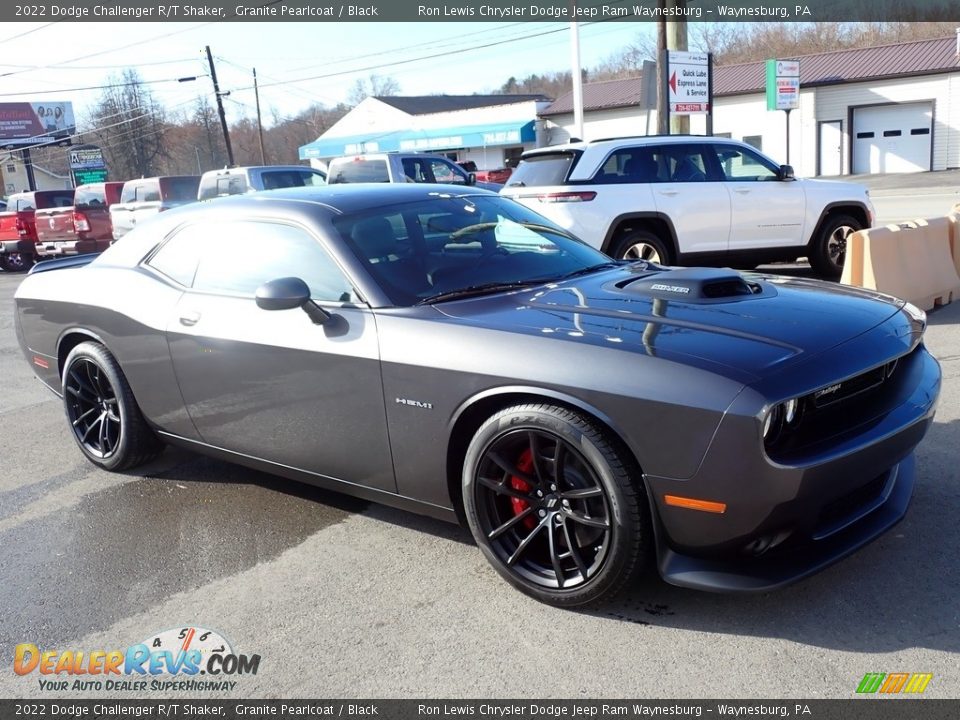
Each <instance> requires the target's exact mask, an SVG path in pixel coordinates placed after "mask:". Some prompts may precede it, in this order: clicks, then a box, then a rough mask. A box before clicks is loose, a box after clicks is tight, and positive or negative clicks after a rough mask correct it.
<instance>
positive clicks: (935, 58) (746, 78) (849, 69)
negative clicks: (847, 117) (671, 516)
mask: <svg viewBox="0 0 960 720" xmlns="http://www.w3.org/2000/svg"><path fill="white" fill-rule="evenodd" d="M780 59H781V60H799V61H800V85H801V87H812V86H818V85H836V84H841V83H849V82H860V81H864V80H880V79H885V78H894V77H903V76H910V75H923V74H931V73H943V72H951V71H956V70H960V58H958V57H957V40H956V38H955V37H953V36H951V37H945V38H936V39H933V40H916V41H914V42H907V43H896V44H892V45H880V46H877V47H870V48H855V49H850V50H837V51H835V52H828V53H818V54H816V55H801V56H794V57H788V58H780ZM713 84H714V90H713V94H714V96H715V97H723V96H724V95H743V94H747V93H757V92H764V90H765V85H766V74H765V65H764V63H763V62H751V63H742V64H739V65H717V66H715V67H714V69H713ZM641 91H642V88H641V81H640V78H639V77H635V78H625V79H622V80H608V81H605V82H596V83H588V84H586V85H584V87H583V109H584V110H604V109H609V108H617V107H627V106H636V105H637V104H639V101H640V98H641ZM572 112H573V93H566V94H565V95H562V96H560V97H559V98H557V100H556V102H554V103H553V104H552V105H550V107H548V108H546V109H545V110H544V111H543V112H541V113H540V114H541V116H544V117H547V116H550V115H563V114H566V113H572Z"/></svg>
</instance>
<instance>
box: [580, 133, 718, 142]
mask: <svg viewBox="0 0 960 720" xmlns="http://www.w3.org/2000/svg"><path fill="white" fill-rule="evenodd" d="M687 137H697V138H707V137H716V135H695V134H693V133H654V134H653V135H618V136H616V137H606V138H597V139H596V140H587V141H585V142H588V143H596V142H609V141H611V140H643V139H644V138H687ZM721 139H722V140H729V139H730V138H721Z"/></svg>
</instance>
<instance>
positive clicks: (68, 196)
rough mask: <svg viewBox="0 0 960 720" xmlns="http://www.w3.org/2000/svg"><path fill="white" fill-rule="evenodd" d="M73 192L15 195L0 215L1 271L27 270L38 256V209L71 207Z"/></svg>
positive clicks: (39, 191)
mask: <svg viewBox="0 0 960 720" xmlns="http://www.w3.org/2000/svg"><path fill="white" fill-rule="evenodd" d="M72 205H73V190H72V189H71V190H31V191H29V192H22V193H14V194H13V195H11V196H10V197H9V198H8V199H7V209H6V210H5V211H3V212H0V269H3V270H6V271H7V272H17V271H21V270H26V269H28V268H29V267H30V266H31V265H33V264H34V262H36V257H37V242H38V240H39V238H38V236H37V220H36V212H37V210H43V209H45V208H57V207H64V208H66V207H70V206H72Z"/></svg>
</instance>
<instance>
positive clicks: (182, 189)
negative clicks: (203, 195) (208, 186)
mask: <svg viewBox="0 0 960 720" xmlns="http://www.w3.org/2000/svg"><path fill="white" fill-rule="evenodd" d="M159 185H160V189H161V190H162V191H163V199H164V200H196V199H197V188H198V187H199V185H200V178H199V177H197V176H192V175H185V176H183V177H165V178H160V181H159ZM159 199H160V198H159V197H157V200H159Z"/></svg>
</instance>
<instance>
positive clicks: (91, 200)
mask: <svg viewBox="0 0 960 720" xmlns="http://www.w3.org/2000/svg"><path fill="white" fill-rule="evenodd" d="M123 185H124V183H122V182H100V183H89V184H87V185H78V186H77V190H76V193H75V194H74V198H73V225H74V228H75V229H76V233H77V244H76V247H75V248H74V251H75V252H76V253H77V254H82V253H88V252H102V251H103V250H106V249H107V248H108V247H109V246H110V244H111V243H112V242H113V222H112V221H111V219H110V206H111V205H115V204H116V203H118V202H120V195H121V192H122V190H123ZM67 254H70V253H69V252H68V253H67Z"/></svg>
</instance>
